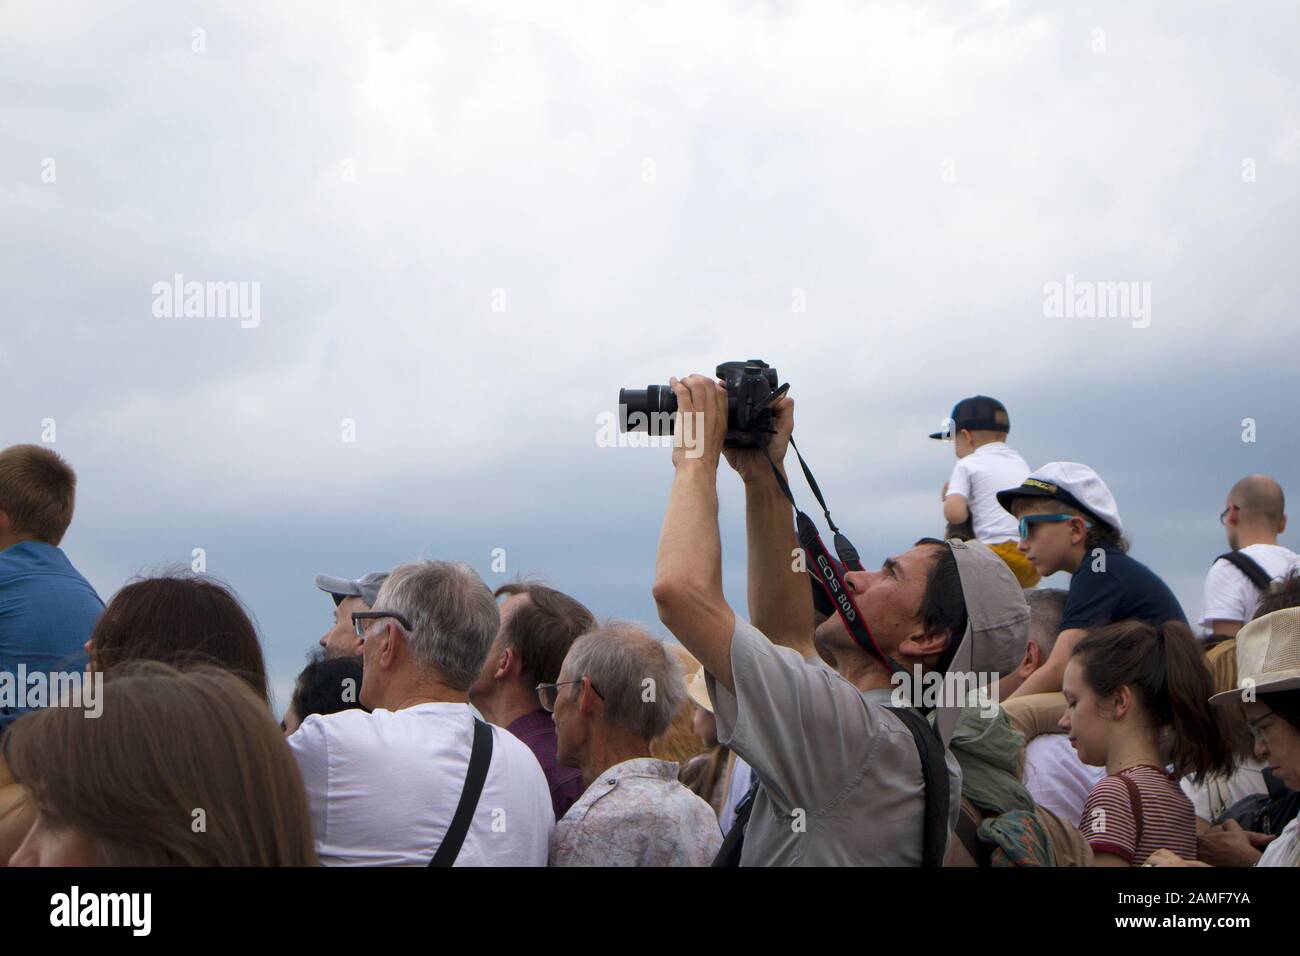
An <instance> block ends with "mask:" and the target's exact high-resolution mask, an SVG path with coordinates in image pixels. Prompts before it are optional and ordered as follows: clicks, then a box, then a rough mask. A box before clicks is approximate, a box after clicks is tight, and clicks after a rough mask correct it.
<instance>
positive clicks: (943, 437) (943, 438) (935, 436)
mask: <svg viewBox="0 0 1300 956" xmlns="http://www.w3.org/2000/svg"><path fill="white" fill-rule="evenodd" d="M930 437H931V438H933V439H936V440H937V441H947V440H948V436H947V435H945V434H944V433H943V432H931V433H930Z"/></svg>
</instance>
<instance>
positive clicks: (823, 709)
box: [707, 617, 961, 866]
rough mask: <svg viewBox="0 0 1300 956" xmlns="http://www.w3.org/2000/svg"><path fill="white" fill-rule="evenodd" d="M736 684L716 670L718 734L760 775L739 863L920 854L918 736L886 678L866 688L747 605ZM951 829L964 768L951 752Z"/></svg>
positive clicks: (737, 644) (868, 861)
mask: <svg viewBox="0 0 1300 956" xmlns="http://www.w3.org/2000/svg"><path fill="white" fill-rule="evenodd" d="M731 671H732V675H733V677H734V680H735V685H736V693H735V694H734V695H733V694H732V693H731V692H730V691H728V690H727V689H726V688H725V687H723V686H722V685H721V684H719V683H717V682H716V681H714V679H713V677H712V676H711V675H710V676H708V678H707V680H708V685H707V686H708V690H709V696H710V697H711V698H712V700H713V702H714V706H715V708H716V710H715V716H716V717H717V721H718V740H719V741H720V742H721V743H724V744H726V745H727V746H728V747H730V748H731V749H732V750H734V751H735V752H736V753H738V754H740V756H741V757H743V758H744V759H745V760H746V761H747V762H748V763H749V764H750V766H751V767H753V770H754V774H755V775H756V776H757V777H758V779H759V782H760V784H761V785H760V787H759V789H758V796H757V798H756V799H755V801H754V809H753V812H752V813H751V815H750V818H749V827H748V829H747V830H746V833H745V845H744V852H743V853H742V855H741V865H743V866H920V864H921V844H922V838H923V834H922V831H923V828H924V819H925V784H924V781H923V779H922V776H921V758H920V755H919V754H918V753H917V750H916V741H915V739H914V738H913V737H912V734H911V731H909V730H908V729H907V725H906V724H904V723H903V722H902V720H900V719H899V718H898V717H897V716H896V715H894V714H892V713H891V712H890V707H889V700H890V690H889V689H888V688H882V689H880V690H872V691H867V692H865V693H864V692H862V691H860V690H858V689H857V688H856V687H854V686H853V685H852V684H850V683H849V682H848V681H847V680H845V679H844V678H843V677H841V676H840V675H839V674H837V673H835V672H834V671H833V670H831V669H830V668H828V667H826V666H824V665H823V664H822V663H821V662H820V661H817V662H816V663H813V662H811V661H806V660H804V659H803V658H802V657H800V656H799V654H798V653H796V652H795V651H792V650H790V649H789V648H786V647H777V646H776V645H774V644H772V643H771V642H770V641H768V639H767V638H766V637H764V636H763V634H762V633H760V632H759V631H758V630H757V629H755V628H754V626H753V625H751V624H750V623H749V622H747V621H743V620H741V619H740V617H737V618H736V630H735V633H734V634H733V635H732V638H731ZM946 761H947V765H948V780H949V803H948V830H949V833H950V834H951V831H952V829H953V827H955V826H956V824H957V814H958V812H959V811H960V805H961V768H960V767H959V766H958V764H957V760H956V758H954V757H953V755H952V753H951V752H948V753H947V754H946Z"/></svg>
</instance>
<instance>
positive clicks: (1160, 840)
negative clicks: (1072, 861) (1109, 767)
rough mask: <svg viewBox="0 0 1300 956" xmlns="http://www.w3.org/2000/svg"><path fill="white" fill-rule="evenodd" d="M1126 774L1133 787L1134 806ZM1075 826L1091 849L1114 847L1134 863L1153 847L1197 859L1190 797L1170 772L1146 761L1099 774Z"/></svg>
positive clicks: (1099, 850) (1108, 850)
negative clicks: (1077, 824) (1100, 777)
mask: <svg viewBox="0 0 1300 956" xmlns="http://www.w3.org/2000/svg"><path fill="white" fill-rule="evenodd" d="M1126 780H1127V781H1130V782H1131V783H1132V784H1133V786H1135V787H1136V788H1137V793H1138V795H1139V800H1138V805H1137V806H1134V800H1133V790H1132V789H1131V788H1130V786H1129V783H1126V782H1125V781H1126ZM1139 821H1140V823H1139ZM1079 832H1080V833H1082V834H1083V838H1084V839H1085V840H1087V841H1088V845H1089V846H1091V847H1092V851H1093V852H1094V853H1113V854H1114V855H1115V856H1118V857H1120V858H1121V859H1123V860H1125V861H1127V862H1128V863H1129V864H1130V865H1132V866H1141V865H1142V864H1143V863H1145V862H1146V859H1147V857H1149V856H1150V855H1151V854H1152V853H1154V852H1155V851H1156V850H1172V851H1173V852H1174V853H1177V854H1178V855H1179V856H1180V857H1182V858H1183V859H1184V860H1195V859H1196V811H1195V810H1194V809H1193V808H1192V801H1190V800H1188V799H1187V795H1186V794H1184V793H1183V791H1182V790H1181V789H1179V787H1178V784H1177V783H1175V782H1174V781H1173V780H1172V779H1170V777H1169V776H1168V774H1166V773H1165V772H1164V771H1163V770H1161V769H1160V768H1159V767H1153V766H1151V765H1150V764H1139V765H1137V766H1135V767H1128V768H1127V769H1124V770H1121V771H1120V772H1119V773H1118V774H1111V775H1110V776H1107V777H1103V778H1102V779H1101V780H1100V781H1099V782H1098V783H1097V785H1096V786H1095V787H1093V788H1092V792H1091V793H1090V794H1088V799H1087V801H1086V802H1085V803H1084V805H1083V819H1081V820H1080V821H1079Z"/></svg>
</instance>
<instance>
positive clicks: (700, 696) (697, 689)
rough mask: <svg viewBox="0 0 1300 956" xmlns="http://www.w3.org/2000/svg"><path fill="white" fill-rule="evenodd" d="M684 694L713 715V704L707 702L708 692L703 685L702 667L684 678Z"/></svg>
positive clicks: (709, 701)
mask: <svg viewBox="0 0 1300 956" xmlns="http://www.w3.org/2000/svg"><path fill="white" fill-rule="evenodd" d="M686 693H687V695H688V696H689V697H690V698H691V700H693V701H695V703H697V704H699V705H700V706H701V707H703V708H704V709H705V710H707V711H708V712H709V713H710V714H711V713H713V702H712V701H711V700H709V691H708V688H707V687H705V685H704V668H703V667H701V668H700V669H699V670H697V671H696V672H695V673H694V674H691V675H689V676H688V677H687V678H686Z"/></svg>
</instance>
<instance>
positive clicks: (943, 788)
mask: <svg viewBox="0 0 1300 956" xmlns="http://www.w3.org/2000/svg"><path fill="white" fill-rule="evenodd" d="M890 710H892V711H893V713H895V714H897V715H898V719H899V720H901V721H902V722H903V724H904V725H905V726H906V727H907V729H908V730H910V731H911V732H912V739H913V740H914V741H915V742H916V751H917V754H918V755H919V756H920V758H921V779H922V780H923V781H925V825H924V828H923V830H922V833H923V834H924V837H923V840H922V844H921V865H922V866H943V857H944V852H945V851H946V850H947V848H948V798H949V794H948V765H947V763H946V762H945V761H944V746H943V741H942V740H940V739H939V734H938V733H937V732H936V731H935V729H934V728H933V727H931V726H930V722H929V721H928V720H926V719H925V718H924V717H922V716H921V715H920V714H918V713H917V712H916V711H915V710H913V709H912V708H910V707H891V708H890Z"/></svg>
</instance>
